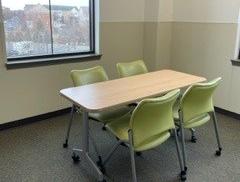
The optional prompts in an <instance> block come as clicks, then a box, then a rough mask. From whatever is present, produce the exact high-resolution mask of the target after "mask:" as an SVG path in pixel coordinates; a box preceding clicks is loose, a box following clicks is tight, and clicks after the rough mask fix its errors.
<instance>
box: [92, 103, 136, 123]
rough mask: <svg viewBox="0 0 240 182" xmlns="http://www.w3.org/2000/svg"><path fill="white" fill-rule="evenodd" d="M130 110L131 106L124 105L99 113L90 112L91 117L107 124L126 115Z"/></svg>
mask: <svg viewBox="0 0 240 182" xmlns="http://www.w3.org/2000/svg"><path fill="white" fill-rule="evenodd" d="M130 111H131V109H130V108H129V107H127V106H124V107H120V108H114V109H109V110H107V111H102V112H99V113H89V117H90V118H91V119H93V120H97V121H100V122H102V123H104V124H106V123H108V122H111V120H114V119H116V118H118V117H122V116H124V115H126V114H127V113H128V112H130Z"/></svg>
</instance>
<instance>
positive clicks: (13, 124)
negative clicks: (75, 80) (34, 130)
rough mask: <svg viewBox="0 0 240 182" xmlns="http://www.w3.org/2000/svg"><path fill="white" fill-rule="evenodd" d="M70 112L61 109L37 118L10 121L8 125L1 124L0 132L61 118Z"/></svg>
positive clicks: (69, 109) (68, 109)
mask: <svg viewBox="0 0 240 182" xmlns="http://www.w3.org/2000/svg"><path fill="white" fill-rule="evenodd" d="M70 111H71V108H66V109H61V110H58V111H53V112H49V113H45V114H41V115H38V116H33V117H29V118H24V119H20V120H16V121H11V122H8V123H4V124H1V125H0V131H1V130H6V129H9V128H13V127H18V126H23V125H27V124H30V123H35V122H38V121H42V120H45V119H49V118H53V117H57V116H61V115H64V114H67V113H69V112H70Z"/></svg>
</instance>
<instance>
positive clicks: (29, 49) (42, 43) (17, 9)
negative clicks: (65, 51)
mask: <svg viewBox="0 0 240 182" xmlns="http://www.w3.org/2000/svg"><path fill="white" fill-rule="evenodd" d="M48 4H49V1H48V0H21V1H17V2H16V0H2V7H3V16H4V31H5V38H6V49H7V56H8V58H11V57H28V56H39V55H46V54H52V50H51V31H50V13H49V5H48Z"/></svg>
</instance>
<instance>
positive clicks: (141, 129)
mask: <svg viewBox="0 0 240 182" xmlns="http://www.w3.org/2000/svg"><path fill="white" fill-rule="evenodd" d="M179 93H180V90H174V91H172V92H170V93H168V94H166V95H164V96H162V97H158V98H153V99H145V100H143V101H141V102H140V103H139V104H138V105H137V107H136V108H135V110H134V111H133V113H132V114H131V113H129V114H127V115H125V116H123V117H121V118H118V119H116V120H115V121H112V122H111V123H108V124H107V125H106V127H107V129H108V130H109V131H110V132H111V133H112V134H113V135H114V136H116V137H117V138H118V139H119V141H118V143H116V144H115V145H114V147H113V149H112V150H111V151H110V152H109V154H108V155H107V156H106V158H105V160H104V161H103V165H105V164H106V163H107V161H108V160H109V159H110V157H111V156H112V154H113V153H114V151H115V150H116V149H117V148H118V146H119V145H121V144H122V143H124V144H125V145H126V146H129V149H130V155H131V164H132V177H133V180H132V181H133V182H136V181H137V176H136V167H135V156H134V154H135V152H142V151H146V150H150V149H153V148H155V147H157V146H159V145H161V144H162V143H164V142H165V141H167V140H168V139H169V138H170V132H171V131H173V132H174V135H175V143H176V148H177V154H178V159H179V164H180V167H181V179H182V180H185V179H186V176H185V172H184V167H183V163H182V158H181V154H180V148H179V143H178V138H177V133H176V128H175V124H174V120H173V117H172V116H173V109H172V107H173V104H174V102H175V100H176V99H177V97H178V95H179Z"/></svg>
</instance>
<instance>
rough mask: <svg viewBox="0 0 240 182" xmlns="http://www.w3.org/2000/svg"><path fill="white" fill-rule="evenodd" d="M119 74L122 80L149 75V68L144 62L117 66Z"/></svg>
mask: <svg viewBox="0 0 240 182" xmlns="http://www.w3.org/2000/svg"><path fill="white" fill-rule="evenodd" d="M117 70H118V74H119V76H120V77H121V78H123V77H128V76H133V75H139V74H144V73H147V72H148V70H147V67H146V65H145V63H144V62H143V60H137V61H133V62H129V63H118V64H117Z"/></svg>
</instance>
